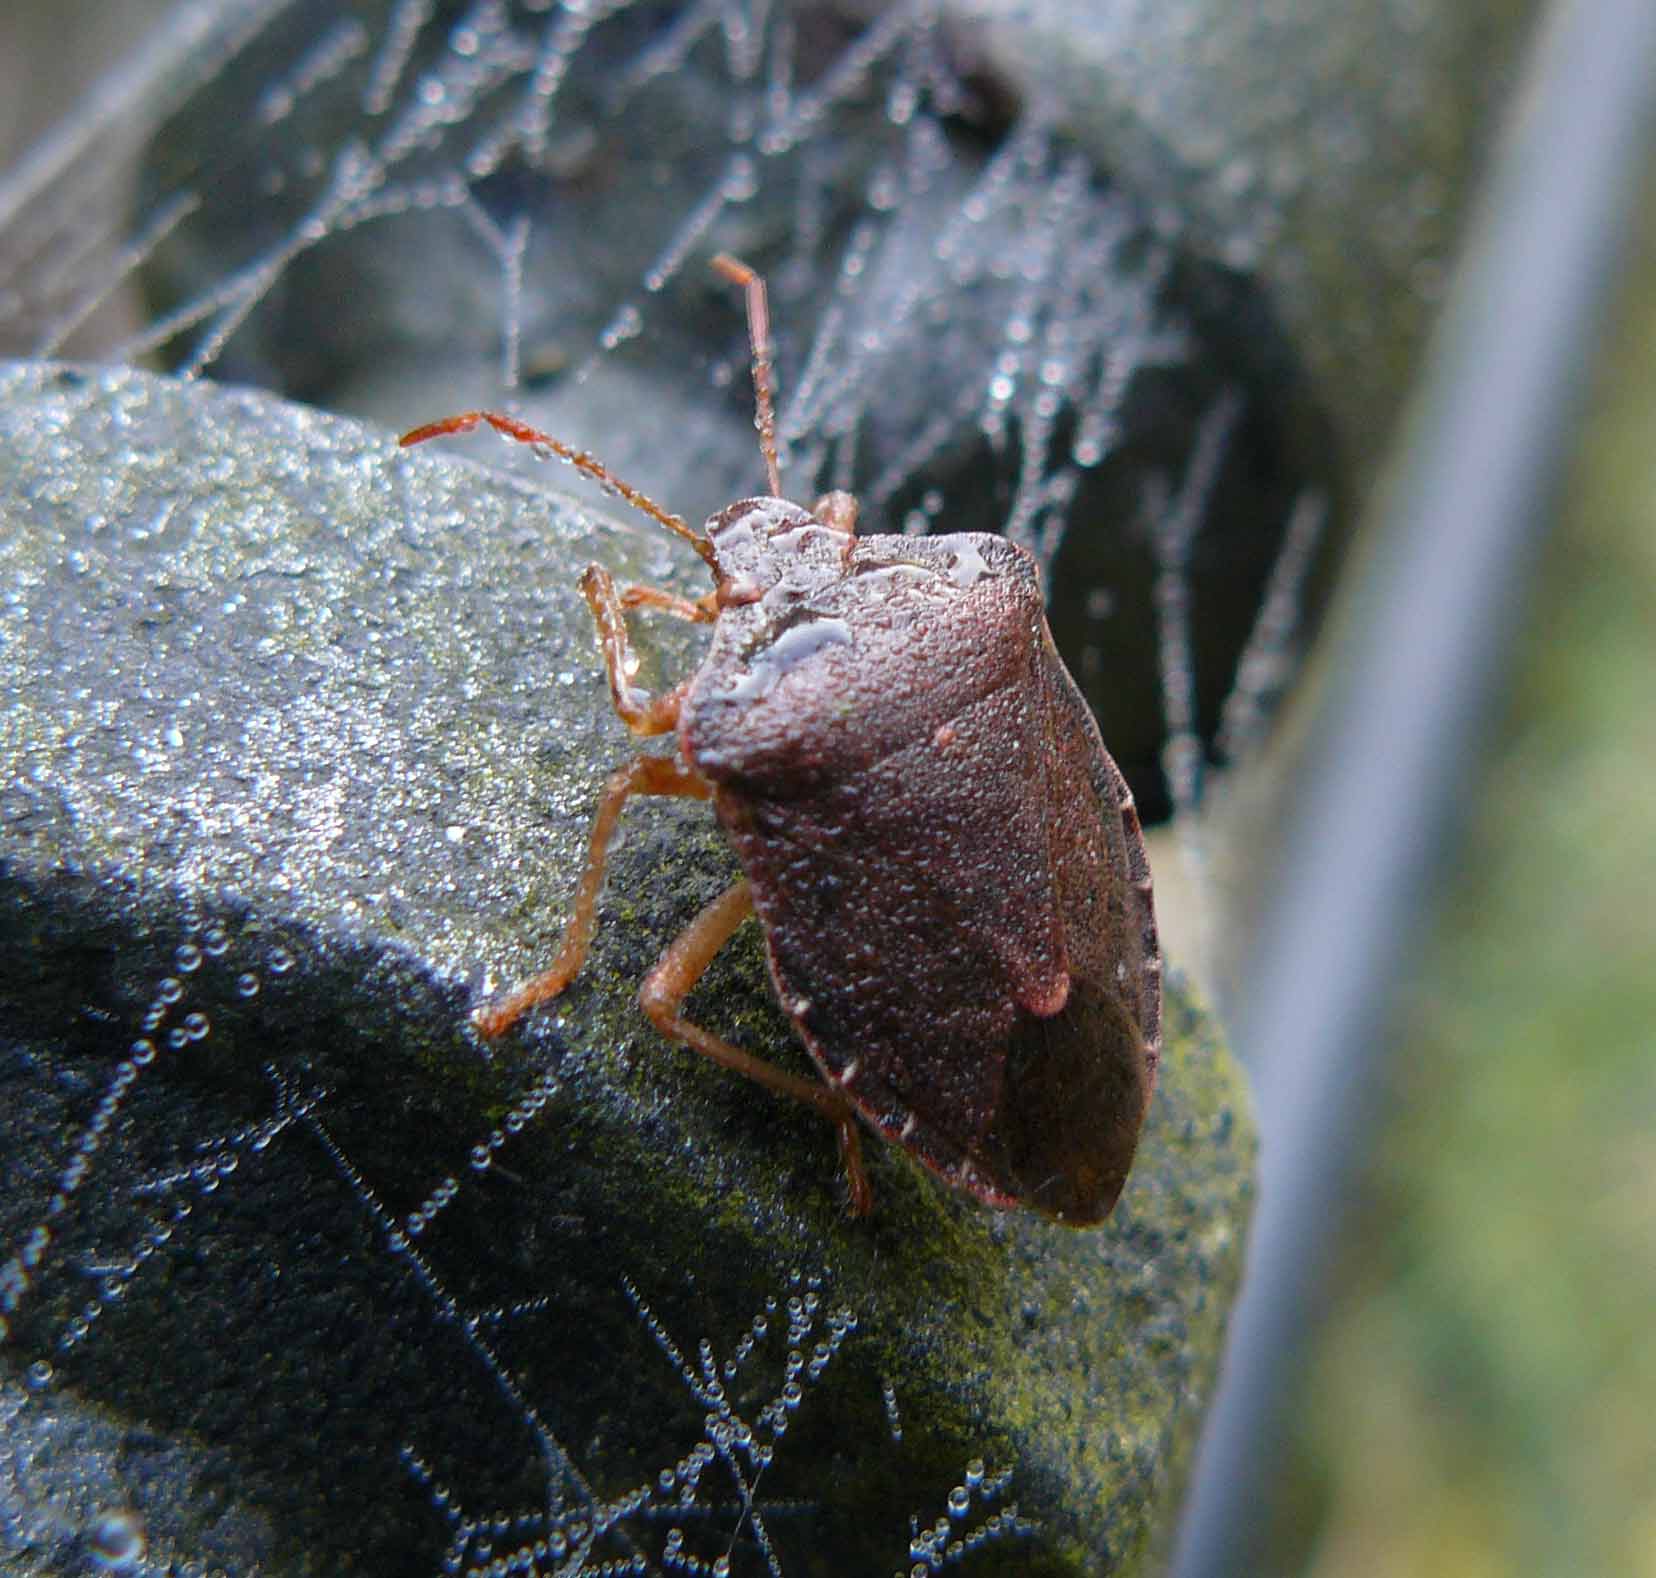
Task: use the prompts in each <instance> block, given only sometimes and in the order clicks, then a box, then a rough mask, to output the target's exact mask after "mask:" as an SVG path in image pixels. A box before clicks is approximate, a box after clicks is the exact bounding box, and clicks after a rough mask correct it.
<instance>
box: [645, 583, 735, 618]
mask: <svg viewBox="0 0 1656 1578" xmlns="http://www.w3.org/2000/svg"><path fill="white" fill-rule="evenodd" d="M716 595H717V594H715V593H713V592H706V593H704V594H703V595H702V596H700V597H680V596H679V595H678V594H677V593H676V592H664V591H662V590H661V589H660V588H659V587H655V586H624V587H622V588H621V606H622V607H623V608H656V609H660V610H661V612H662V613H665V614H672V615H673V616H674V618H676V619H689V620H692V621H694V622H695V623H696V624H699V625H710V624H712V623H713V621H714V620H715V619H717V618H718V617H719V605H718V603H717V602H716V601H715V600H714V599H715V597H716Z"/></svg>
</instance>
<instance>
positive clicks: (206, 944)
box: [201, 926, 230, 959]
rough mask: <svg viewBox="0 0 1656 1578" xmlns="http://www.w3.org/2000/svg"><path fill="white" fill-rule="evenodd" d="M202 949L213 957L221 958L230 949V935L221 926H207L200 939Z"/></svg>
mask: <svg viewBox="0 0 1656 1578" xmlns="http://www.w3.org/2000/svg"><path fill="white" fill-rule="evenodd" d="M201 946H202V950H203V951H204V952H205V953H206V954H207V955H208V957H210V958H213V959H222V958H223V957H224V955H225V954H226V953H228V952H229V951H230V936H229V933H228V932H226V931H225V929H224V928H223V927H222V926H209V927H208V928H207V934H206V936H204V937H203V938H202V939H201Z"/></svg>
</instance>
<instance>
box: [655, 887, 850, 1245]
mask: <svg viewBox="0 0 1656 1578" xmlns="http://www.w3.org/2000/svg"><path fill="white" fill-rule="evenodd" d="M752 913H753V892H752V890H751V888H749V886H748V882H747V879H746V878H745V877H744V878H743V879H742V880H741V881H739V882H736V883H734V884H732V885H731V886H730V887H728V888H726V889H725V891H724V892H723V893H721V894H720V895H719V896H718V898H716V899H714V900H713V902H712V903H711V904H709V905H708V906H707V907H706V908H705V909H704V910H703V911H702V912H701V913H700V914H699V915H698V916H697V917H696V918H695V919H694V920H693V921H691V922H690V924H689V925H688V926H686V927H685V929H684V930H683V931H682V932H680V933H679V935H678V937H677V938H676V939H675V940H674V942H673V943H672V944H671V946H669V948H668V949H667V951H666V952H665V953H664V954H662V956H661V958H660V959H658V960H657V961H656V964H655V967H654V968H653V969H652V970H651V971H650V973H649V974H648V975H646V976H645V977H644V984H643V986H642V987H640V988H639V992H638V1004H639V1007H640V1008H642V1009H643V1010H644V1012H645V1014H646V1015H647V1016H648V1018H649V1020H650V1023H651V1024H653V1025H654V1026H655V1027H656V1029H658V1030H659V1031H660V1032H661V1033H662V1034H663V1035H664V1036H669V1037H671V1038H672V1039H673V1040H674V1041H682V1042H683V1043H684V1044H685V1045H686V1046H690V1047H694V1048H695V1049H696V1051H698V1052H700V1053H701V1054H702V1055H703V1056H704V1057H710V1058H712V1059H713V1061H714V1062H715V1063H718V1064H721V1065H722V1066H723V1067H725V1068H728V1069H732V1070H734V1071H735V1072H736V1073H738V1074H745V1075H747V1077H748V1078H749V1079H751V1080H754V1081H756V1082H757V1083H758V1084H761V1085H763V1086H765V1087H766V1088H767V1089H769V1090H774V1091H776V1092H777V1093H778V1094H779V1095H783V1096H789V1097H792V1099H793V1100H795V1101H799V1102H803V1103H804V1104H805V1105H806V1106H807V1107H814V1108H815V1109H816V1110H817V1111H818V1112H820V1113H821V1114H822V1115H823V1117H825V1118H826V1119H828V1121H829V1122H830V1123H832V1124H833V1125H834V1127H835V1129H836V1130H837V1131H838V1134H839V1143H840V1155H841V1156H842V1157H843V1158H844V1160H845V1180H846V1183H847V1185H848V1186H849V1188H850V1191H851V1214H852V1215H853V1216H866V1215H867V1214H868V1212H869V1210H870V1209H871V1208H872V1207H873V1204H874V1191H873V1189H872V1187H871V1186H870V1184H869V1182H868V1173H867V1170H866V1169H865V1168H864V1166H863V1159H862V1141H861V1138H860V1136H859V1134H858V1132H857V1121H856V1115H855V1113H854V1112H853V1110H852V1107H851V1104H850V1102H848V1101H847V1100H846V1099H845V1098H844V1097H843V1096H841V1095H839V1094H837V1093H836V1092H834V1091H832V1090H830V1089H829V1088H828V1087H827V1086H826V1085H824V1084H823V1083H822V1082H821V1081H820V1080H815V1079H801V1078H800V1077H799V1075H797V1074H789V1073H787V1072H786V1071H785V1070H783V1069H779V1068H777V1067H775V1066H774V1065H773V1064H770V1063H767V1062H766V1061H765V1060H764V1059H763V1058H758V1057H755V1056H754V1055H753V1054H752V1053H751V1052H744V1051H742V1049H741V1048H740V1047H736V1046H732V1045H731V1044H730V1043H729V1042H728V1041H726V1040H724V1039H723V1038H722V1037H719V1036H716V1035H714V1034H713V1033H712V1032H711V1031H709V1030H703V1029H702V1027H701V1026H700V1025H697V1024H692V1023H691V1022H690V1021H689V1020H688V1019H686V1018H685V1017H684V1016H683V1013H682V1009H683V1007H684V1000H685V998H687V997H688V996H689V995H690V992H691V990H692V988H694V986H695V984H696V982H697V981H699V980H700V979H701V978H702V975H703V973H704V972H705V971H706V969H707V967H708V965H709V964H711V963H712V962H713V956H714V955H715V954H716V953H718V951H719V950H720V949H721V948H722V947H724V945H725V944H726V943H727V942H729V941H730V938H731V936H732V934H733V933H734V932H735V930H736V928H737V927H738V926H740V925H741V924H742V922H743V921H745V920H746V919H747V918H748V916H749V915H751V914H752Z"/></svg>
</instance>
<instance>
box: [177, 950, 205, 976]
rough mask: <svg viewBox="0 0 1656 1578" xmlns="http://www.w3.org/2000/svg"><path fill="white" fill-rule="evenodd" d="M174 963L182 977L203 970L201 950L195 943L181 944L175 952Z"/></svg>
mask: <svg viewBox="0 0 1656 1578" xmlns="http://www.w3.org/2000/svg"><path fill="white" fill-rule="evenodd" d="M173 963H174V964H175V965H176V966H177V967H178V972H179V974H180V975H189V974H190V973H191V972H193V971H195V970H199V969H200V968H201V949H199V948H198V947H196V945H195V944H194V943H193V942H181V943H180V944H179V945H178V947H177V948H175V949H174V950H173Z"/></svg>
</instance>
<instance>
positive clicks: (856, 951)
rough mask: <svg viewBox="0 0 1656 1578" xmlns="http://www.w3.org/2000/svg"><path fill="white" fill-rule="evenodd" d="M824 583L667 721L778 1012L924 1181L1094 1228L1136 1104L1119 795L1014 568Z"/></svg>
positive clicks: (882, 561) (723, 665)
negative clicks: (754, 918) (757, 944)
mask: <svg viewBox="0 0 1656 1578" xmlns="http://www.w3.org/2000/svg"><path fill="white" fill-rule="evenodd" d="M790 562H791V561H790ZM829 568H830V569H831V572H832V575H831V577H830V578H829V579H828V580H826V581H825V582H823V583H822V584H820V585H819V584H817V583H816V582H812V583H811V590H810V595H808V596H806V595H804V594H803V593H801V595H799V596H797V597H795V596H792V588H791V587H790V585H788V584H785V583H779V584H778V586H777V588H775V589H773V592H771V593H767V594H765V596H764V597H763V598H761V599H760V600H759V601H758V602H756V603H753V604H751V605H748V606H746V607H744V608H733V609H730V610H728V611H727V612H726V613H725V614H723V615H722V616H721V619H720V622H719V625H718V627H717V628H716V630H715V637H714V644H713V648H712V650H711V652H710V655H709V659H708V662H707V664H706V665H705V666H704V668H703V670H702V671H701V672H700V673H699V674H698V675H697V677H696V680H695V682H694V684H693V685H692V687H691V690H690V692H689V696H688V700H687V703H686V707H685V709H684V712H683V713H682V714H681V718H680V738H681V743H682V745H683V747H684V749H685V751H686V754H687V755H688V756H689V758H690V759H691V760H692V761H693V762H694V763H695V765H696V766H697V768H698V769H699V770H700V771H701V772H703V773H704V774H705V775H706V776H707V777H708V778H710V779H711V780H712V781H713V782H714V783H715V785H716V786H717V787H716V791H715V796H714V803H715V806H716V807H717V809H718V812H719V816H720V819H721V821H722V822H723V823H724V824H725V827H726V829H727V830H728V831H729V833H730V835H731V837H732V839H733V841H734V842H735V844H736V846H737V852H738V854H739V855H740V857H741V861H742V865H743V867H744V869H745V870H746V872H747V875H748V877H749V879H750V880H751V882H752V886H753V895H754V905H755V908H756V909H757V911H758V913H759V917H760V919H761V921H762V922H763V923H764V926H765V929H766V933H767V947H768V950H769V954H770V962H771V970H772V974H773V975H774V977H775V980H776V984H777V989H778V992H779V994H780V996H781V998H782V1001H783V1005H784V1006H785V1007H786V1008H787V1009H788V1011H789V1012H790V1013H791V1014H792V1015H793V1016H794V1018H795V1019H796V1020H797V1021H798V1023H799V1026H800V1029H801V1031H802V1033H803V1034H804V1037H805V1040H806V1044H807V1045H808V1046H809V1048H810V1050H811V1052H812V1055H813V1056H814V1057H815V1058H816V1060H817V1062H818V1063H819V1064H820V1065H821V1067H822V1069H823V1071H824V1073H825V1074H826V1075H827V1077H828V1078H829V1079H830V1080H831V1081H833V1082H834V1083H835V1084H836V1085H838V1086H839V1087H840V1088H842V1089H843V1090H844V1091H845V1093H846V1094H847V1095H848V1096H849V1097H850V1098H851V1099H852V1100H853V1101H855V1102H856V1103H857V1105H858V1107H859V1108H860V1110H861V1111H862V1112H863V1113H864V1115H865V1116H866V1117H867V1118H868V1119H869V1121H870V1122H872V1123H873V1124H874V1126H875V1127H876V1128H878V1129H879V1130H880V1131H881V1132H882V1133H885V1134H886V1135H888V1136H890V1137H891V1138H892V1139H895V1140H898V1141H900V1142H902V1143H904V1144H906V1145H907V1146H909V1147H910V1148H911V1149H912V1150H913V1151H914V1152H915V1153H916V1154H917V1155H919V1156H920V1158H921V1159H922V1160H923V1161H925V1162H926V1163H927V1164H928V1165H929V1166H931V1167H933V1168H935V1169H936V1170H937V1171H939V1172H941V1173H942V1174H944V1175H945V1176H946V1177H948V1178H950V1179H951V1180H952V1181H953V1182H955V1183H957V1184H959V1185H960V1186H961V1187H962V1188H965V1189H969V1190H971V1191H972V1192H973V1193H975V1194H977V1195H978V1196H979V1197H980V1198H983V1199H985V1200H989V1201H992V1202H995V1203H1001V1204H1010V1203H1014V1202H1019V1203H1025V1204H1030V1205H1033V1206H1035V1207H1036V1208H1037V1209H1041V1210H1044V1211H1047V1212H1048V1213H1049V1214H1052V1215H1054V1216H1062V1217H1064V1218H1065V1219H1066V1220H1072V1221H1096V1220H1099V1219H1101V1218H1102V1217H1103V1216H1104V1215H1106V1214H1107V1213H1108V1210H1109V1208H1110V1206H1111V1205H1112V1204H1113V1203H1114V1200H1115V1196H1116V1193H1117V1192H1119V1189H1120V1186H1121V1182H1122V1180H1123V1179H1124V1178H1125V1175H1126V1166H1127V1163H1128V1162H1130V1160H1131V1156H1132V1143H1133V1136H1134V1135H1136V1133H1137V1129H1138V1125H1139V1122H1140V1120H1141V1117H1142V1114H1143V1111H1144V1102H1145V1098H1146V1096H1147V1094H1148V1083H1147V1071H1146V1057H1145V1045H1144V1042H1145V1031H1146V1025H1145V1021H1144V1016H1143V1013H1142V1011H1141V1008H1142V1004H1141V1000H1140V997H1139V995H1138V993H1137V987H1138V985H1139V982H1138V980H1137V978H1136V977H1135V976H1134V975H1133V969H1132V968H1131V967H1129V969H1128V970H1127V972H1126V973H1125V974H1123V973H1122V972H1121V971H1120V970H1119V969H1118V964H1119V963H1120V961H1121V959H1122V957H1123V949H1124V948H1127V949H1131V947H1133V946H1134V945H1135V944H1134V926H1133V924H1132V917H1131V914H1130V911H1131V908H1132V905H1131V902H1130V895H1129V891H1128V889H1129V886H1130V883H1129V877H1128V867H1129V864H1130V861H1129V858H1128V851H1127V849H1126V848H1125V843H1126V829H1125V824H1124V821H1123V815H1122V811H1121V802H1122V800H1123V799H1124V797H1125V796H1126V789H1125V785H1123V784H1121V782H1120V775H1119V773H1117V772H1116V771H1115V768H1114V766H1113V764H1112V763H1110V762H1109V758H1108V757H1107V756H1106V755H1105V754H1104V751H1103V747H1102V745H1101V744H1100V743H1099V740H1098V731H1097V728H1096V726H1095V725H1094V724H1093V722H1092V720H1091V717H1090V715H1089V714H1088V713H1087V711H1086V707H1085V703H1084V702H1083V701H1082V700H1081V698H1080V696H1079V694H1078V693H1077V692H1076V690H1075V687H1074V685H1073V683H1072V682H1071V681H1070V679H1069V677H1068V675H1067V674H1066V673H1065V671H1064V669H1063V665H1062V664H1061V663H1060V662H1059V660H1058V658H1057V655H1056V653H1055V652H1054V651H1053V649H1052V644H1051V638H1050V635H1049V633H1048V631H1047V628H1046V621H1045V618H1044V614H1043V611H1042V605H1041V598H1040V591H1039V587H1038V584H1037V580H1036V576H1035V571H1034V566H1033V563H1032V561H1030V560H1029V558H1028V556H1027V555H1025V554H1023V553H1021V552H1020V551H1019V550H1017V549H1015V548H1013V547H1012V546H1011V545H1009V544H1007V543H1005V542H1003V541H1001V540H999V539H994V538H984V537H966V536H961V537H944V538H931V539H919V540H915V541H910V540H904V539H889V538H878V539H872V540H869V541H867V542H866V543H859V544H858V546H857V549H856V559H855V563H854V565H853V567H852V569H851V571H849V572H846V571H844V570H842V569H841V560H840V557H839V549H838V548H832V549H831V561H830V565H829ZM824 573H825V574H826V573H827V572H824ZM836 578H837V579H836ZM802 584H803V583H802ZM1132 834H1133V838H1134V839H1136V837H1137V828H1136V820H1135V821H1134V823H1133V829H1132ZM1138 862H1139V865H1140V866H1142V846H1140V847H1139V848H1138ZM1144 902H1145V904H1146V906H1147V904H1148V894H1147V893H1146V894H1145V895H1144ZM1140 931H1141V932H1142V927H1141V928H1140ZM1150 934H1151V936H1152V938H1153V923H1152V924H1151V928H1150Z"/></svg>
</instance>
